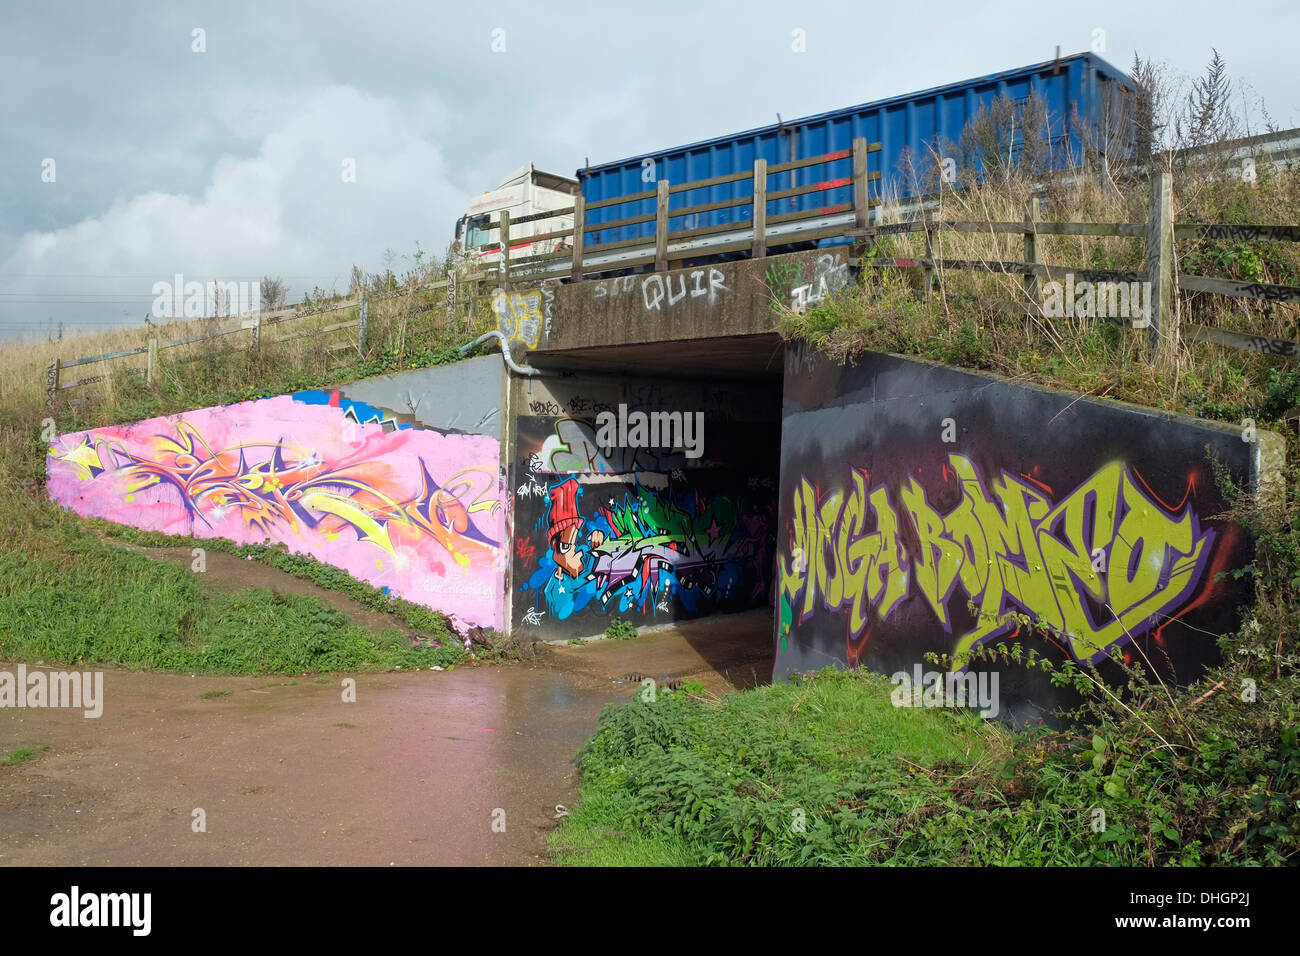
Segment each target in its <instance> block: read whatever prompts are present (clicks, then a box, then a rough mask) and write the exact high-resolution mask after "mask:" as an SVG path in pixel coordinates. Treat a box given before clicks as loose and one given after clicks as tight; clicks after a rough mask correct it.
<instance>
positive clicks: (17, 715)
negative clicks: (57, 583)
mask: <svg viewBox="0 0 1300 956" xmlns="http://www.w3.org/2000/svg"><path fill="white" fill-rule="evenodd" d="M15 667H16V665H12V664H0V670H8V671H11V672H12V671H14V670H15ZM341 680H342V675H337V676H335V677H330V678H329V679H328V683H315V682H314V679H313V678H302V679H301V682H296V681H292V680H283V679H266V678H245V677H239V678H234V677H212V676H200V677H191V676H189V675H175V674H158V673H132V672H122V671H109V672H106V673H105V676H104V697H105V702H106V703H105V707H104V714H103V716H102V717H100V718H98V719H87V718H85V717H83V715H82V712H81V711H69V710H51V709H46V710H28V709H21V710H19V709H8V708H6V709H4V710H0V751H9V750H12V749H14V748H16V747H27V746H35V745H41V744H47V745H49V750H47V751H45V752H44V753H43V754H42V755H41V756H39V757H38V758H37V759H35V760H32V761H29V762H26V763H21V764H17V765H14V766H9V767H0V865H10V866H12V865H39V864H90V865H137V864H163V865H172V864H199V865H213V864H307V865H330V864H370V865H390V864H394V865H410V864H423V865H429V864H433V865H465V864H471V865H472V864H498V865H501V864H505V865H531V864H536V863H539V862H543V858H544V854H545V835H546V833H547V832H548V831H549V830H550V829H551V828H553V827H554V826H555V823H556V821H555V806H556V804H567V803H572V802H573V799H574V795H575V792H576V771H575V770H574V768H573V764H572V757H573V755H574V753H575V752H576V751H577V750H578V749H579V748H580V747H581V746H582V744H583V743H584V742H585V741H586V739H587V738H588V737H589V736H590V734H591V732H592V730H593V729H594V728H595V726H596V719H597V716H598V715H599V712H600V709H601V707H602V706H603V705H604V704H605V703H606V702H607V701H610V700H618V699H626V698H627V697H628V696H630V694H631V689H630V688H629V689H627V690H625V691H624V690H619V689H617V688H613V687H611V686H609V685H607V686H606V687H604V688H596V687H592V686H590V684H588V682H584V681H580V680H575V679H573V678H571V677H570V676H568V675H566V674H564V673H562V672H558V671H556V670H552V669H548V668H545V667H529V666H526V665H518V664H517V665H497V666H483V667H467V668H458V669H457V670H455V671H448V672H441V673H439V672H427V671H426V672H422V673H410V674H400V673H393V674H376V675H360V676H358V677H357V678H356V681H357V685H356V698H357V699H356V702H355V703H344V702H343V701H342V692H341V685H340V682H341ZM213 690H229V691H230V693H229V694H228V695H225V696H220V697H215V698H211V699H204V698H203V697H202V696H201V695H202V694H203V693H204V692H205V691H213ZM195 808H202V809H203V810H204V811H205V812H206V823H207V832H205V833H195V832H192V829H191V823H192V820H193V815H192V812H193V810H194V809H195ZM497 811H504V821H505V831H504V832H497V831H495V830H494V829H493V821H494V814H495V819H497V820H500V819H501V814H500V813H499V812H497Z"/></svg>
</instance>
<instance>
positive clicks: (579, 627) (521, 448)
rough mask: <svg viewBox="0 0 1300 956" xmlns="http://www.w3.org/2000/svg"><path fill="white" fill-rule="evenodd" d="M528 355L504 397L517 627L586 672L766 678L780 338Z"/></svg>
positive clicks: (740, 683) (743, 681)
mask: <svg viewBox="0 0 1300 956" xmlns="http://www.w3.org/2000/svg"><path fill="white" fill-rule="evenodd" d="M529 359H530V364H532V365H533V367H535V368H537V369H538V370H539V371H540V372H541V373H542V374H539V375H537V376H512V377H511V378H510V380H509V383H508V386H507V388H508V390H509V395H508V401H507V407H508V408H509V409H510V415H509V416H508V417H507V421H508V423H509V425H508V427H509V428H510V429H511V432H512V433H511V435H510V436H509V444H508V445H507V447H510V448H512V449H513V452H512V454H511V456H510V459H509V462H508V476H507V478H508V481H509V486H510V488H511V490H512V491H513V500H514V514H513V515H512V531H511V537H512V548H511V557H510V575H509V585H508V589H509V590H508V599H507V614H508V616H509V619H510V622H511V631H512V633H514V634H516V635H518V636H519V637H521V638H523V639H525V640H532V641H544V642H547V643H548V644H550V645H551V646H552V648H553V649H554V650H555V654H556V655H557V657H558V658H559V659H561V660H562V661H563V662H564V663H565V664H566V666H569V667H571V668H573V669H575V670H578V671H580V672H584V673H589V674H590V675H591V676H601V677H603V678H608V679H613V680H627V679H630V678H631V677H637V678H638V679H640V678H642V677H648V678H651V679H654V680H655V681H657V682H658V681H667V682H669V683H672V682H680V681H685V680H698V681H700V682H701V683H703V684H705V686H709V687H711V688H712V689H715V690H721V689H723V688H724V687H727V686H729V687H750V686H754V685H755V683H758V682H766V681H768V680H770V678H771V675H772V668H773V656H774V639H775V619H774V595H775V593H776V583H775V580H774V573H775V557H776V525H777V513H778V500H777V496H778V491H779V488H780V449H781V403H782V378H783V371H784V343H783V342H782V340H781V338H780V337H779V336H777V335H775V334H772V335H747V336H737V337H729V338H718V339H714V340H703V341H692V343H691V347H690V348H689V349H683V348H680V347H679V346H677V345H676V344H675V343H660V344H657V345H624V346H609V347H602V348H588V349H567V350H564V351H553V350H551V351H546V352H544V353H543V352H536V353H532V354H531V355H530V356H529ZM633 628H635V629H636V632H637V633H638V635H639V636H638V637H637V639H636V640H635V641H632V640H595V641H592V639H593V638H606V637H607V636H608V637H611V638H619V637H629V636H631V634H632V633H633V630H632V629H633ZM570 641H573V642H574V643H573V644H572V645H570V644H569V643H568V642H570ZM581 641H590V643H587V644H580V643H579V642H581Z"/></svg>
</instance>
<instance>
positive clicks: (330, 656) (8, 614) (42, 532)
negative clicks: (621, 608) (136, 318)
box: [0, 499, 467, 674]
mask: <svg viewBox="0 0 1300 956" xmlns="http://www.w3.org/2000/svg"><path fill="white" fill-rule="evenodd" d="M9 503H10V504H12V499H11V500H10V502H9ZM5 504H6V502H4V501H0V522H3V521H5V520H9V521H15V522H19V523H17V524H14V525H12V526H10V525H6V529H9V528H10V527H12V531H10V532H9V538H8V540H7V541H6V547H5V549H4V550H2V551H0V656H3V657H6V658H9V659H12V660H41V661H47V662H49V663H51V664H60V665H84V664H100V665H107V666H119V667H131V668H142V669H159V670H171V671H189V672H199V671H203V672H211V673H228V674H259V673H266V674H286V673H303V672H324V671H344V670H347V671H352V670H391V669H395V668H398V667H400V668H402V669H403V670H410V669H427V668H429V667H431V666H433V665H435V664H436V665H441V666H444V667H447V666H453V665H455V664H456V663H458V662H459V661H461V660H462V659H464V658H465V657H466V656H467V654H466V652H465V651H464V649H463V647H462V646H461V645H460V642H458V641H454V640H449V641H446V642H444V646H443V647H441V648H429V647H420V648H414V647H411V646H410V642H409V641H408V640H407V639H406V637H405V636H404V635H403V634H402V633H401V632H400V631H398V630H397V629H395V628H394V629H391V630H384V631H379V632H375V631H371V630H367V629H365V628H362V627H360V626H358V625H356V624H355V623H353V622H352V621H351V619H350V618H348V617H347V616H346V615H344V614H342V613H340V612H338V611H336V610H334V609H332V608H330V607H328V606H327V605H325V604H324V603H323V602H321V601H320V600H318V599H316V598H311V597H303V596H298V595H284V594H278V593H274V592H271V591H267V590H264V589H261V588H251V589H248V590H245V591H238V592H222V591H215V592H209V591H206V590H205V589H204V588H203V587H202V585H201V584H200V582H199V581H198V579H197V578H196V576H195V575H194V574H193V573H191V572H190V571H189V570H188V569H186V568H183V567H180V566H177V565H173V564H170V563H168V562H160V561H153V560H151V559H150V558H148V557H147V556H145V555H143V554H140V553H138V552H134V551H127V550H123V549H121V548H120V547H113V546H112V545H111V544H106V543H105V542H103V541H101V540H100V539H99V538H98V537H97V536H96V535H95V534H93V533H92V532H91V531H90V530H89V529H88V527H87V525H86V523H85V522H83V521H81V520H80V519H77V518H76V517H75V516H74V515H71V514H69V513H66V512H62V511H61V509H58V508H57V507H55V506H53V505H48V504H46V505H40V506H37V507H34V508H27V509H26V510H25V511H23V512H22V513H21V514H17V513H16V509H15V510H11V509H8V508H6V507H4V505H5ZM286 559H288V558H287V557H286ZM349 580H351V579H349ZM356 583H357V584H358V585H360V582H356ZM372 590H373V589H372ZM381 596H382V595H381ZM422 610H424V612H425V613H426V614H427V615H428V618H427V619H426V620H422V622H421V623H423V624H425V625H426V626H427V628H428V629H430V630H432V629H434V628H435V627H438V628H443V629H444V632H445V619H442V618H441V615H437V616H435V615H434V612H431V611H427V609H422Z"/></svg>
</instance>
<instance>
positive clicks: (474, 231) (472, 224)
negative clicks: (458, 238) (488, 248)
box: [465, 213, 492, 249]
mask: <svg viewBox="0 0 1300 956" xmlns="http://www.w3.org/2000/svg"><path fill="white" fill-rule="evenodd" d="M491 228H492V224H491V222H490V221H489V219H488V216H487V213H484V214H483V215H481V216H475V217H474V218H472V219H471V220H470V221H469V222H467V223H466V224H465V248H466V249H476V248H477V247H479V246H485V245H487V244H488V242H489V241H490V236H489V235H488V233H489V232H490V231H491Z"/></svg>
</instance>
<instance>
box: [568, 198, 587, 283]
mask: <svg viewBox="0 0 1300 956" xmlns="http://www.w3.org/2000/svg"><path fill="white" fill-rule="evenodd" d="M586 226H587V206H586V203H585V202H584V201H583V198H582V194H581V193H579V194H578V195H576V196H574V197H573V273H572V278H573V281H574V282H581V281H582V243H583V242H584V241H585V240H586V238H587V230H586Z"/></svg>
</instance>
